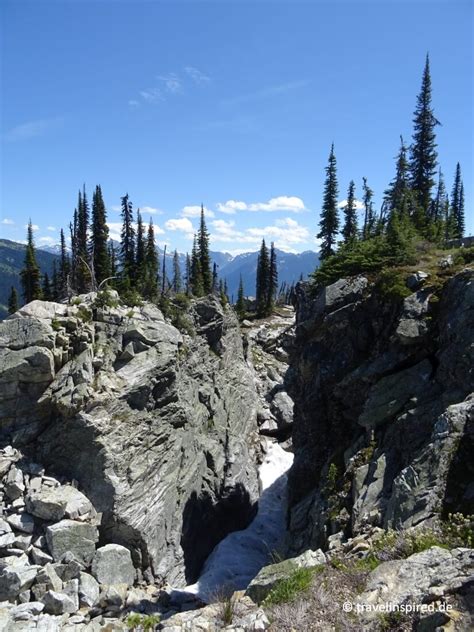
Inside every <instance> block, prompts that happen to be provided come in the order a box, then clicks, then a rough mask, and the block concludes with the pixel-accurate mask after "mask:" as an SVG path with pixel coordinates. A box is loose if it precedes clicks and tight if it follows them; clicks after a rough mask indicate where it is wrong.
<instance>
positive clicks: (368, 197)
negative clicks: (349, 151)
mask: <svg viewBox="0 0 474 632" xmlns="http://www.w3.org/2000/svg"><path fill="white" fill-rule="evenodd" d="M362 181H363V185H362V188H363V191H364V197H363V200H362V201H363V204H364V228H363V229H362V237H363V239H369V238H370V237H373V235H374V231H375V221H376V220H375V213H374V203H373V201H372V198H373V197H374V192H373V191H372V189H371V188H370V187H369V185H368V184H367V178H362Z"/></svg>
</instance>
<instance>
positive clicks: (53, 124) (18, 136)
mask: <svg viewBox="0 0 474 632" xmlns="http://www.w3.org/2000/svg"><path fill="white" fill-rule="evenodd" d="M62 122H63V119H62V118H61V117H55V118H47V119H39V120H36V121H27V122H26V123H21V125H17V126H16V127H13V128H12V129H10V130H9V131H8V132H6V134H5V135H4V138H5V140H6V141H9V142H16V141H22V140H29V139H30V138H35V137H37V136H43V135H44V134H46V133H47V132H49V131H51V130H53V129H55V128H57V127H59V126H60V125H61V123H62Z"/></svg>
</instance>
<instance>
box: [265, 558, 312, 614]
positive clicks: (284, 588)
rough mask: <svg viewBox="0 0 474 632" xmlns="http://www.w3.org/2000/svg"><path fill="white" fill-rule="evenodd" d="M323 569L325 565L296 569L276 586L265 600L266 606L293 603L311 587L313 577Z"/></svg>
mask: <svg viewBox="0 0 474 632" xmlns="http://www.w3.org/2000/svg"><path fill="white" fill-rule="evenodd" d="M323 569H324V565H320V566H314V567H312V568H298V569H296V570H295V571H293V573H292V574H291V575H290V576H289V577H286V578H285V579H281V580H280V581H278V582H277V583H276V584H275V586H274V587H273V588H272V590H271V591H270V592H269V594H268V595H267V597H266V598H265V600H264V604H265V605H266V606H271V605H277V604H280V603H286V602H288V601H292V600H293V599H294V598H295V597H297V596H298V595H299V594H300V593H302V592H304V591H305V590H307V589H308V588H309V587H310V586H311V581H312V579H313V576H314V575H315V574H316V573H318V572H319V573H320V572H321V571H322V570H323Z"/></svg>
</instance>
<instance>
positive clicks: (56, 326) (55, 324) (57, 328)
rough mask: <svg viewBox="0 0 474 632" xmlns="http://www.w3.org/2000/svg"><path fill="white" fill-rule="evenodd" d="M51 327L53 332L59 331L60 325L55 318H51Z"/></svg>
mask: <svg viewBox="0 0 474 632" xmlns="http://www.w3.org/2000/svg"><path fill="white" fill-rule="evenodd" d="M51 327H52V328H53V329H54V331H59V330H60V329H61V324H60V322H59V320H58V319H57V318H53V320H52V321H51Z"/></svg>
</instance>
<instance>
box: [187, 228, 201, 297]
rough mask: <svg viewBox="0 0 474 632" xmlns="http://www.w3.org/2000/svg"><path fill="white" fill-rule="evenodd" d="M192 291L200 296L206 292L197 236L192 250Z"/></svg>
mask: <svg viewBox="0 0 474 632" xmlns="http://www.w3.org/2000/svg"><path fill="white" fill-rule="evenodd" d="M190 286H191V292H192V294H193V295H194V296H197V297H200V296H202V295H203V294H204V288H203V281H202V272H201V259H200V256H199V250H198V245H197V238H196V236H195V237H194V241H193V249H192V251H191V283H190Z"/></svg>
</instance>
